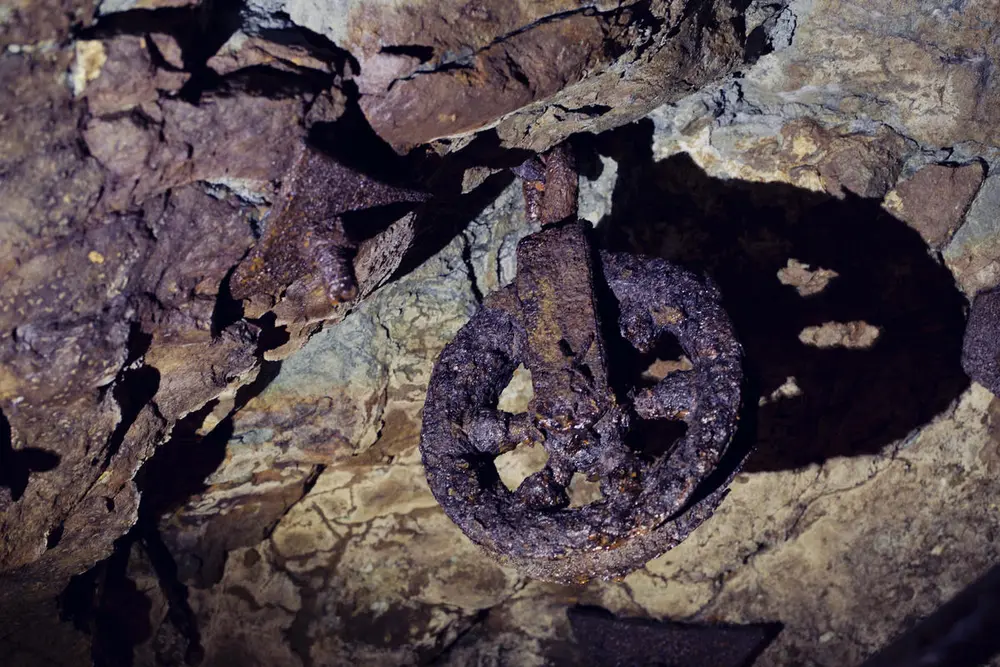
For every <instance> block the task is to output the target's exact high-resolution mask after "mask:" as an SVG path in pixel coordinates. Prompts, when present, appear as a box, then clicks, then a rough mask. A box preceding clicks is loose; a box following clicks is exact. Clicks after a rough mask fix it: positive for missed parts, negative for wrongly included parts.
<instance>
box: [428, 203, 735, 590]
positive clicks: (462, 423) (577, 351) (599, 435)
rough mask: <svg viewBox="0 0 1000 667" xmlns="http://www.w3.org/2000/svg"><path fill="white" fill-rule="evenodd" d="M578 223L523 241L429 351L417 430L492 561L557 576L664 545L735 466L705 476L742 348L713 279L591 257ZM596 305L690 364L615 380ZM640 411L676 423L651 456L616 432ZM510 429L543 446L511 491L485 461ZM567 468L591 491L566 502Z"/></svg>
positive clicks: (720, 448)
mask: <svg viewBox="0 0 1000 667" xmlns="http://www.w3.org/2000/svg"><path fill="white" fill-rule="evenodd" d="M587 233H588V232H587V228H586V226H585V225H583V224H582V223H579V222H570V223H569V224H562V225H559V226H555V225H553V226H552V227H549V228H546V229H543V230H542V231H541V232H539V233H536V234H533V235H532V236H529V237H527V238H526V239H524V240H523V241H522V242H521V244H520V245H519V247H518V274H517V279H516V280H515V282H514V284H513V285H511V286H509V287H507V288H505V289H503V290H500V291H499V292H497V293H495V294H493V295H491V297H490V298H488V299H487V300H486V302H485V303H484V305H483V307H482V308H481V309H480V310H479V311H478V312H477V313H476V314H475V316H473V318H472V319H471V320H470V321H469V322H468V324H466V325H465V326H464V327H463V328H462V329H461V330H460V331H459V333H458V335H457V336H456V337H455V339H454V340H453V341H452V342H451V343H449V344H448V345H447V346H446V347H445V348H444V350H443V352H442V353H441V356H440V358H439V359H438V362H437V364H436V366H435V368H434V371H433V374H432V376H431V381H430V385H429V388H428V392H427V401H426V404H425V407H424V416H423V429H422V434H421V443H420V448H421V453H422V457H423V462H424V466H425V469H426V472H427V479H428V481H429V483H430V487H431V490H432V491H433V493H434V496H435V497H436V498H437V500H438V502H439V503H440V504H441V506H442V507H443V508H444V510H445V512H446V513H447V515H448V516H449V517H450V518H451V519H452V520H453V521H454V522H455V523H456V524H458V525H459V526H460V527H461V529H462V530H463V531H464V532H465V534H466V535H468V536H469V537H470V538H471V539H472V540H473V541H474V542H476V543H477V544H479V545H480V546H481V547H482V548H483V549H485V550H486V551H487V552H488V553H489V554H491V555H492V556H493V557H495V558H496V559H497V560H498V561H500V562H501V563H504V564H508V565H512V566H514V567H517V568H519V569H521V570H522V571H524V572H526V573H527V574H529V575H531V576H533V577H536V578H540V579H546V580H553V581H560V582H581V581H585V580H588V579H590V578H593V577H602V578H611V577H620V576H624V575H625V574H627V573H629V572H631V571H633V570H635V569H637V568H639V567H641V566H642V565H643V564H645V563H646V562H647V561H649V560H651V559H652V558H655V557H656V556H658V555H660V554H662V553H664V552H665V551H667V550H668V549H670V548H672V547H673V546H675V545H676V544H678V543H679V542H680V541H681V540H683V539H684V538H685V537H686V536H687V535H688V534H689V533H690V532H691V531H692V530H694V529H695V528H696V527H697V526H698V525H699V524H700V523H701V522H703V521H704V520H705V519H707V518H708V517H709V516H710V515H711V514H712V512H713V511H714V509H715V508H716V507H717V506H718V504H719V502H721V500H722V498H723V497H724V496H725V492H726V487H727V485H728V483H729V481H730V480H731V478H732V475H733V474H735V471H736V470H737V469H738V467H739V465H735V466H728V470H729V472H722V474H721V475H715V476H712V473H713V471H714V470H715V469H716V466H717V465H718V464H719V461H720V459H721V458H722V456H723V454H724V453H725V452H726V450H727V448H728V446H729V443H730V440H731V439H732V435H733V433H734V431H735V427H736V422H737V416H738V411H739V408H740V392H741V385H742V370H741V356H742V350H741V347H740V345H739V343H738V342H737V341H736V338H735V336H734V333H733V329H732V325H731V323H730V321H729V317H728V316H727V315H726V313H725V311H724V310H723V309H722V306H721V305H720V295H719V293H718V291H717V290H716V288H715V287H714V285H713V284H712V283H711V282H710V281H709V280H708V279H706V278H701V277H699V276H696V275H695V274H693V273H691V272H689V271H686V270H684V269H682V268H680V267H678V266H675V265H673V264H670V263H668V262H665V261H663V260H659V259H650V258H644V257H638V256H634V255H629V254H616V253H607V252H602V253H600V254H599V260H598V261H596V262H595V261H594V260H593V259H592V257H593V254H592V253H591V250H590V245H589V241H588V240H587ZM595 274H596V275H595ZM595 284H597V285H601V284H604V285H606V286H607V287H608V288H610V289H609V290H607V291H608V292H610V295H609V297H606V298H610V296H613V299H614V300H615V301H616V302H617V304H616V306H617V307H616V308H615V307H612V308H610V309H607V308H598V304H597V298H596V297H595V296H594V295H595V293H596V292H595V288H594V285H595ZM609 310H610V312H616V313H617V320H618V327H617V328H618V330H619V331H620V334H621V337H622V338H623V339H624V340H625V341H627V342H628V343H629V344H630V345H632V346H633V347H634V348H636V349H637V350H639V351H640V352H647V351H649V350H651V349H653V348H654V346H655V345H656V344H657V343H658V342H659V341H660V340H662V339H663V338H664V337H665V336H667V335H668V334H669V335H672V336H674V337H675V338H676V340H677V341H678V343H679V344H680V346H681V348H682V349H683V350H684V353H685V354H686V356H687V357H688V358H689V360H690V362H691V365H692V368H691V369H690V370H687V371H679V372H675V373H672V374H670V375H667V376H666V377H665V378H664V379H663V380H661V381H660V382H659V383H657V384H655V385H654V386H652V387H647V388H631V389H630V390H628V391H622V390H621V388H619V390H618V391H617V392H616V391H615V390H614V389H613V388H612V386H611V384H612V383H611V382H610V381H609V379H608V367H609V365H611V366H612V367H614V360H611V361H610V362H609V360H607V359H606V349H605V346H604V342H603V336H602V333H601V327H600V317H599V311H603V312H609ZM522 363H523V364H524V365H525V366H526V367H527V368H528V370H529V371H531V375H532V385H533V388H534V398H533V399H532V401H531V403H530V404H529V408H528V412H527V413H524V414H520V415H513V414H509V413H504V412H502V411H500V410H498V409H497V401H498V398H499V395H500V392H501V391H502V390H503V389H504V388H505V387H506V385H507V384H508V383H509V381H510V379H511V377H512V375H513V372H514V370H515V369H516V368H517V366H518V365H519V364H522ZM640 419H641V420H653V419H670V420H677V421H681V422H683V423H684V424H685V425H686V431H685V433H684V435H683V436H682V437H680V438H679V439H678V440H677V442H676V443H675V444H674V445H673V446H672V447H671V448H670V449H669V451H667V452H665V453H663V454H662V455H660V456H659V457H658V458H653V459H651V458H650V457H648V456H644V455H643V454H642V453H641V452H639V451H636V450H634V449H632V448H631V447H630V446H629V437H628V435H629V430H630V425H631V424H632V423H634V422H635V421H636V420H640ZM522 443H534V444H540V445H541V446H543V447H545V449H546V451H547V453H548V455H549V459H548V462H547V464H546V466H545V468H544V469H543V470H541V471H539V472H537V473H535V474H533V475H531V476H529V477H528V478H526V479H525V480H524V482H522V483H521V485H520V486H519V487H518V488H517V489H516V490H515V491H510V490H509V489H508V488H507V487H506V486H505V485H504V483H503V482H502V481H501V480H500V477H499V475H498V473H497V469H496V466H495V464H494V459H495V458H496V457H497V456H498V455H500V454H501V453H503V452H504V451H509V450H510V449H512V448H514V447H516V446H517V445H519V444H522ZM720 472H721V471H720ZM576 473H582V474H584V475H586V476H587V477H588V478H589V479H591V480H596V481H599V482H600V488H601V493H602V498H601V499H600V500H597V501H595V502H593V503H591V504H589V505H585V506H582V507H569V498H568V495H567V492H566V489H567V487H568V486H569V483H570V480H571V479H572V477H573V475H574V474H576Z"/></svg>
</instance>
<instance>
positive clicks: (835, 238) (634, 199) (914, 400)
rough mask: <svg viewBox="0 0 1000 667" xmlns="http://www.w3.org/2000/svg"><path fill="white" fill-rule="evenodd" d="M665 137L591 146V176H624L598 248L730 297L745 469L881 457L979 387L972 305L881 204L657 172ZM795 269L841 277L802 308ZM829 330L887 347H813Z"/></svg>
mask: <svg viewBox="0 0 1000 667" xmlns="http://www.w3.org/2000/svg"><path fill="white" fill-rule="evenodd" d="M651 135H652V123H651V122H649V121H642V122H640V123H636V124H634V125H631V126H628V127H625V128H620V129H618V130H614V131H612V132H608V133H605V134H603V135H600V136H598V137H595V138H592V139H591V138H586V139H584V140H582V141H581V142H580V143H581V145H580V146H579V148H580V149H581V151H580V152H581V153H583V155H584V158H583V161H584V167H585V169H584V170H585V171H586V163H587V159H586V154H587V152H588V151H589V152H590V156H591V160H590V163H591V164H593V163H594V153H595V152H596V153H600V154H604V155H607V156H610V157H612V158H613V159H615V160H616V161H617V162H618V177H617V184H616V187H615V191H614V197H613V208H612V212H611V214H610V215H609V216H606V217H605V219H604V220H602V221H601V222H600V224H599V227H598V229H599V236H600V237H601V239H602V244H603V245H604V247H606V248H608V249H610V250H614V251H628V252H635V253H640V254H646V255H652V256H658V257H663V258H665V259H668V260H670V261H674V262H677V263H679V264H681V265H683V266H686V267H688V268H690V269H694V270H698V271H703V272H705V273H707V274H708V275H710V276H711V277H712V278H713V279H714V280H715V281H716V282H717V283H718V285H719V287H720V289H721V291H722V294H723V298H724V300H725V307H726V309H727V311H728V312H729V314H730V316H731V317H732V319H733V321H734V324H735V326H736V329H737V332H738V335H739V337H740V340H741V342H742V343H743V346H744V349H745V353H746V359H745V371H746V373H747V376H748V382H747V385H748V387H749V388H750V389H749V391H748V392H747V393H746V395H745V401H747V402H748V403H749V404H750V405H749V406H748V407H749V408H750V409H752V408H753V406H755V405H758V404H760V407H759V409H758V411H757V414H756V420H755V421H756V431H757V438H756V451H755V452H754V454H753V455H752V456H751V457H750V460H749V461H748V464H747V468H746V469H747V470H750V471H760V470H782V469H790V468H798V467H801V466H805V465H808V464H810V463H816V462H821V461H824V460H826V459H829V458H833V457H838V456H856V455H861V454H872V453H876V452H879V451H882V449H883V448H884V447H885V446H887V445H889V444H890V443H892V442H894V441H897V440H899V439H901V438H905V437H906V436H907V435H908V434H910V433H911V432H912V431H914V430H915V429H917V428H919V427H920V426H922V425H924V424H926V423H927V422H928V421H929V420H931V419H932V418H933V417H934V416H935V415H938V414H940V413H941V412H942V411H944V410H945V409H947V408H948V406H949V405H950V404H951V402H952V401H953V400H954V399H955V398H956V397H957V396H958V395H959V394H960V393H961V392H962V391H963V390H964V389H965V388H966V387H967V386H968V379H967V378H966V376H965V374H964V373H963V372H962V369H961V366H960V364H959V357H960V351H961V343H962V332H963V330H964V326H965V300H964V298H963V297H962V295H961V294H960V293H959V292H958V291H957V290H956V289H955V286H954V280H953V278H952V276H951V273H950V272H949V271H948V270H947V269H946V268H945V267H944V266H942V265H941V264H940V263H939V262H938V261H936V260H935V258H934V257H932V255H931V254H930V253H929V250H928V247H927V245H926V244H925V243H924V242H923V240H922V239H921V238H920V236H919V235H918V234H917V233H916V232H915V231H913V230H912V229H911V228H909V227H908V226H907V225H906V224H905V223H903V222H901V221H900V220H898V219H896V218H894V217H892V216H891V215H889V214H887V213H886V212H885V211H883V210H882V209H881V207H880V206H879V202H878V201H873V200H865V199H861V198H858V197H856V196H853V195H851V194H847V195H846V196H844V197H843V198H836V197H832V196H829V195H826V194H822V193H816V192H812V191H807V190H803V189H801V188H796V187H793V186H791V185H786V184H777V183H752V182H746V181H738V180H729V181H726V180H720V179H717V178H712V177H711V176H709V175H707V174H706V173H705V172H704V171H702V170H701V169H700V168H699V167H698V166H697V165H696V164H695V163H694V162H693V161H692V160H691V159H690V158H689V157H688V156H687V155H678V156H674V157H671V158H669V159H666V160H662V161H659V162H654V161H653V159H652V152H651V148H650V146H651V145H652V141H651ZM790 259H793V260H797V261H798V262H800V263H802V264H806V265H808V266H809V267H810V270H812V271H816V270H818V269H827V270H832V271H835V272H836V273H837V277H835V278H832V279H831V280H829V282H828V284H827V285H826V287H825V288H824V289H822V290H821V291H819V292H818V293H815V294H811V295H808V296H802V295H801V294H800V293H799V291H798V290H797V289H796V287H795V286H793V285H789V284H783V283H782V282H781V280H779V271H781V270H782V269H786V268H787V267H788V264H789V260H790ZM830 322H834V323H850V322H865V323H867V324H869V325H872V326H875V327H878V328H879V335H878V338H877V339H876V341H875V343H874V344H873V345H871V347H869V348H867V349H859V348H849V347H817V346H815V345H808V344H806V343H804V342H802V340H800V334H801V333H802V332H803V330H805V329H807V328H808V327H818V326H821V325H823V324H825V323H830ZM790 378H792V380H790ZM782 387H784V393H785V396H781V395H780V394H781V393H782V392H781V391H779V388H782ZM775 392H779V393H778V394H775ZM761 403H762V404H761Z"/></svg>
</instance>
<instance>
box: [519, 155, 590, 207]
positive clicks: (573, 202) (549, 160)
mask: <svg viewBox="0 0 1000 667" xmlns="http://www.w3.org/2000/svg"><path fill="white" fill-rule="evenodd" d="M513 171H514V173H515V174H517V175H518V176H519V177H520V178H521V180H522V184H521V187H522V189H523V192H524V208H525V213H526V217H527V218H528V220H529V222H538V223H539V224H542V225H551V224H554V223H557V222H562V221H563V220H569V219H572V218H575V217H576V207H577V198H578V197H577V191H578V189H579V184H578V180H579V175H578V174H577V171H576V163H575V161H574V159H573V153H572V150H571V149H570V147H569V144H565V143H564V144H560V145H559V146H556V147H555V148H553V149H552V150H551V151H549V152H548V153H546V154H544V155H542V156H536V157H532V158H530V159H528V160H526V161H525V162H524V163H523V164H521V165H519V166H518V167H516V168H515V169H514V170H513Z"/></svg>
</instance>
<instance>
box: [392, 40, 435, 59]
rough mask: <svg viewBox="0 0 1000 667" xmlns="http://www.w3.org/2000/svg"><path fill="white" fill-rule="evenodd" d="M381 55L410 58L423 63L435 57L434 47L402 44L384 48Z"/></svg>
mask: <svg viewBox="0 0 1000 667" xmlns="http://www.w3.org/2000/svg"><path fill="white" fill-rule="evenodd" d="M379 53H385V54H387V55H398V56H408V57H410V58H416V59H417V60H419V61H420V62H421V63H425V62H427V61H429V60H430V59H431V58H433V57H434V47H433V46H425V45H423V44H401V45H393V46H383V47H382V48H381V50H380V51H379Z"/></svg>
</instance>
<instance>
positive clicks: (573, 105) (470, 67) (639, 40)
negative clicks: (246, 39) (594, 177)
mask: <svg viewBox="0 0 1000 667" xmlns="http://www.w3.org/2000/svg"><path fill="white" fill-rule="evenodd" d="M282 4H283V5H284V7H285V10H286V11H287V12H288V14H289V16H290V17H291V20H292V21H293V22H295V23H297V24H298V25H301V26H304V27H307V28H309V29H311V30H313V31H315V32H318V33H321V34H324V35H326V36H327V37H329V38H330V39H331V40H333V42H334V43H336V44H337V45H338V46H340V47H342V48H345V49H347V50H348V51H350V52H351V54H352V55H353V56H354V57H355V58H357V61H358V64H359V66H360V73H359V74H358V76H357V83H358V88H359V90H360V92H361V106H362V108H363V109H364V111H365V114H366V115H367V116H368V118H369V120H370V122H371V124H372V127H373V128H374V129H375V130H376V131H377V132H378V133H379V134H380V135H381V136H382V137H383V138H384V139H386V141H388V142H389V143H390V144H392V145H393V147H394V148H396V149H397V150H399V151H405V150H408V149H410V148H412V147H413V146H415V145H418V144H420V143H424V142H428V141H431V140H434V139H438V138H442V137H455V136H458V135H462V134H466V133H469V132H472V131H475V130H479V129H483V128H486V127H490V126H492V125H495V124H496V123H498V122H500V123H501V124H500V126H499V127H498V132H499V133H500V136H501V137H502V138H503V139H504V142H505V143H507V144H508V145H512V146H521V147H530V148H531V149H533V150H539V151H540V150H544V149H547V148H548V147H550V146H552V145H553V144H555V143H557V142H558V141H559V140H561V139H562V138H564V137H566V136H568V135H570V134H572V133H574V132H580V131H587V130H591V131H593V130H598V131H599V130H603V129H607V128H609V127H613V126H615V125H620V124H622V123H625V122H628V121H630V120H634V119H636V118H638V117H640V116H641V115H643V114H644V113H646V112H648V111H649V110H650V109H652V108H653V107H654V106H656V105H657V104H660V103H662V102H664V101H669V100H673V99H677V98H679V97H680V96H682V95H684V94H686V93H689V92H692V91H693V90H695V89H696V87H697V86H698V85H700V84H701V83H703V82H706V81H708V80H710V79H712V78H715V77H719V76H722V75H724V74H725V73H727V72H728V71H729V70H730V69H731V68H732V67H733V66H734V65H736V63H737V62H738V60H739V58H740V50H741V47H740V45H739V40H740V39H741V38H742V36H741V35H738V34H736V30H735V23H734V21H733V19H734V18H735V16H734V14H733V11H732V9H731V8H730V7H729V5H728V4H727V3H722V2H710V3H704V4H702V5H699V6H698V7H697V9H695V4H697V3H688V2H667V1H661V0H654V1H653V2H626V3H612V2H595V1H572V0H551V1H548V2H543V3H532V2H523V1H518V2H509V3H488V2H476V3H467V2H458V1H449V2H444V3H439V2H436V3H426V2H419V1H417V0H409V1H407V2H399V3H382V4H374V5H373V4H371V3H365V2H359V1H352V2H347V3H344V4H343V5H340V6H338V7H337V8H336V11H331V8H330V7H327V6H324V5H322V4H319V3H315V2H312V1H311V0H287V1H285V2H283V3H282ZM417 16H419V20H415V19H414V17H417ZM528 105H533V106H530V107H528ZM522 107H528V108H524V109H523V110H522ZM515 112H516V113H515ZM511 114H514V115H513V116H510V115H511ZM505 117H506V118H505Z"/></svg>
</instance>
